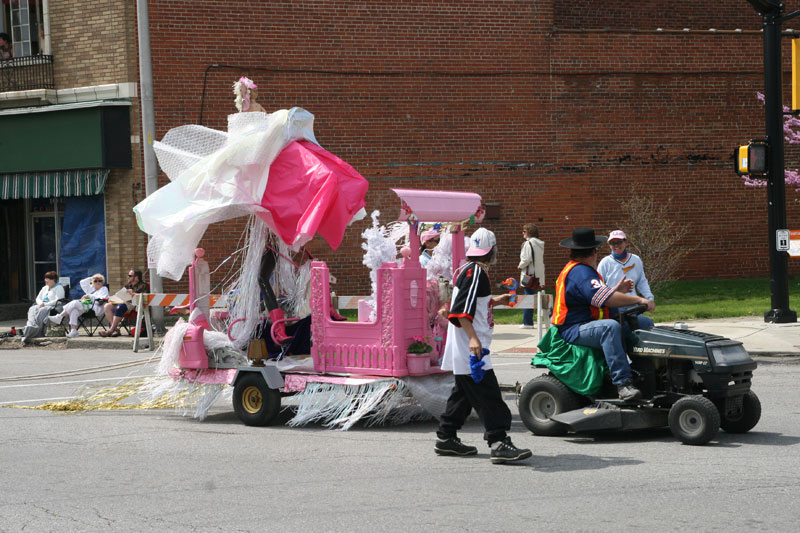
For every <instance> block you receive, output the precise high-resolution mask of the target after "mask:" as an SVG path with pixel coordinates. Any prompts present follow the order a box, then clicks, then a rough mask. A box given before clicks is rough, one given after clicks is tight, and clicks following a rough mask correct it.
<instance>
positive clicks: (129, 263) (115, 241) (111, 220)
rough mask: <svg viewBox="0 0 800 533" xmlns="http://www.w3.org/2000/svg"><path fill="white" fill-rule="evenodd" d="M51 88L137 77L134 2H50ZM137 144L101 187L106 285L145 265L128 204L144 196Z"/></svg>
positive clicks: (135, 131) (134, 111)
mask: <svg viewBox="0 0 800 533" xmlns="http://www.w3.org/2000/svg"><path fill="white" fill-rule="evenodd" d="M50 29H51V42H52V49H53V56H54V67H53V69H54V75H55V83H56V89H66V88H72V87H87V86H93V85H105V84H113V83H127V82H136V83H138V81H139V80H138V76H139V74H138V49H137V35H136V3H135V2H130V1H128V0H83V1H81V2H67V1H56V2H50ZM140 106H141V104H140V103H139V100H138V98H135V99H133V102H132V105H131V108H130V120H131V134H132V135H140V132H141V125H140V123H139V109H140ZM141 158H142V154H141V148H140V147H139V145H134V147H133V161H134V164H133V169H127V170H126V169H115V170H112V171H111V173H110V174H109V177H108V180H107V182H106V185H105V189H104V198H105V208H106V265H107V268H108V272H107V276H106V277H107V279H108V283H109V285H110V286H111V288H112V290H116V288H117V287H119V286H120V285H122V284H124V283H126V282H127V273H128V270H129V269H131V268H141V269H143V268H145V267H146V257H145V256H146V254H145V250H146V238H145V236H144V235H143V234H142V233H141V232H140V231H138V229H137V226H136V219H135V217H134V216H133V211H132V208H133V206H134V205H136V203H138V202H139V201H140V200H141V199H142V198H144V181H143V172H142V170H141V168H142V162H141Z"/></svg>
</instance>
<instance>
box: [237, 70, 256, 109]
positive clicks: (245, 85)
mask: <svg viewBox="0 0 800 533" xmlns="http://www.w3.org/2000/svg"><path fill="white" fill-rule="evenodd" d="M250 89H258V85H256V84H255V83H254V82H253V80H251V79H250V78H248V77H247V76H242V77H241V78H239V81H237V82H236V83H234V84H233V94H235V95H236V101H235V104H236V109H238V110H239V111H247V110H248V109H250Z"/></svg>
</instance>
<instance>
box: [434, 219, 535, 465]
mask: <svg viewBox="0 0 800 533" xmlns="http://www.w3.org/2000/svg"><path fill="white" fill-rule="evenodd" d="M496 245H497V239H496V238H495V236H494V233H492V232H491V231H489V230H487V229H486V228H480V229H478V230H477V231H476V232H475V233H473V234H472V237H470V247H469V251H467V263H466V264H465V265H464V266H463V267H462V269H461V272H460V273H458V275H457V277H456V282H455V286H454V287H453V299H452V303H451V304H450V314H449V315H448V317H447V318H448V321H449V322H450V323H449V324H448V326H447V341H446V344H445V347H444V355H443V356H442V370H450V371H452V372H453V374H454V376H455V386H454V387H453V391H452V392H451V393H450V397H449V398H448V399H447V407H445V411H444V413H443V414H442V416H441V418H440V419H439V429H438V430H437V431H436V437H437V440H436V445H435V446H434V451H435V452H436V454H437V455H455V456H465V455H475V454H477V453H478V449H477V448H476V447H475V446H468V445H466V444H463V443H462V442H461V439H459V438H458V436H457V432H458V430H459V429H461V426H463V425H464V422H465V421H466V419H467V417H468V416H469V414H470V413H471V412H472V409H475V411H476V412H477V413H478V416H479V417H480V419H481V422H483V427H484V429H485V432H484V434H483V436H484V438H485V439H486V442H487V443H488V444H489V447H490V448H491V450H492V451H491V455H490V458H491V461H492V463H510V462H513V461H520V460H522V459H527V458H528V457H530V456H531V451H530V450H527V449H521V448H517V447H516V446H514V444H513V443H512V442H511V438H510V437H509V436H508V434H507V432H508V431H509V430H510V429H511V411H510V410H509V408H508V405H506V402H505V400H503V395H502V393H501V392H500V386H499V385H498V383H497V376H495V374H494V370H492V361H491V359H490V358H489V351H488V348H489V345H490V344H491V342H492V332H493V331H494V315H493V313H492V307H493V306H494V305H508V302H509V301H510V300H511V295H510V294H504V295H502V296H492V292H491V283H490V281H489V276H488V274H487V273H486V271H487V270H488V269H489V266H490V265H491V264H492V263H493V262H494V260H495V253H496V250H495V246H496ZM481 363H482V365H481Z"/></svg>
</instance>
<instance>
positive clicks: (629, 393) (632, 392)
mask: <svg viewBox="0 0 800 533" xmlns="http://www.w3.org/2000/svg"><path fill="white" fill-rule="evenodd" d="M617 394H619V397H620V399H622V400H625V401H626V402H628V401H631V400H638V399H639V398H641V397H642V391H640V390H639V389H637V388H636V387H634V386H633V383H632V382H630V381H627V382H625V383H623V384H622V385H617Z"/></svg>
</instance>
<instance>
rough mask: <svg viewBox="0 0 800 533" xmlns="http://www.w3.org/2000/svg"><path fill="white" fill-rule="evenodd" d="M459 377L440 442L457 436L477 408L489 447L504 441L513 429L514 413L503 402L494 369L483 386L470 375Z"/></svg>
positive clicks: (441, 423) (442, 420) (441, 421)
mask: <svg viewBox="0 0 800 533" xmlns="http://www.w3.org/2000/svg"><path fill="white" fill-rule="evenodd" d="M455 378H456V384H455V386H454V387H453V392H451V393H450V398H448V399H447V407H446V408H445V410H444V414H443V415H442V417H441V418H440V419H439V430H438V431H437V432H436V436H437V437H439V438H440V439H449V438H451V437H455V436H456V432H458V430H459V429H461V426H463V425H464V421H466V419H467V417H468V416H469V414H470V413H471V412H472V409H473V408H474V409H475V412H477V413H478V417H480V419H481V422H482V423H483V427H484V428H485V429H486V431H485V432H484V434H483V438H484V439H486V442H488V443H489V446H491V445H492V443H494V442H497V441H499V440H503V439H504V438H505V437H506V432H507V431H509V430H510V429H511V411H510V410H509V409H508V406H507V405H506V402H505V401H504V400H503V395H502V393H501V392H500V385H498V384H497V376H495V375H494V370H487V371H486V375H484V376H483V379H482V380H481V382H480V383H475V381H474V380H473V379H472V376H470V375H465V376H459V375H457V376H455Z"/></svg>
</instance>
